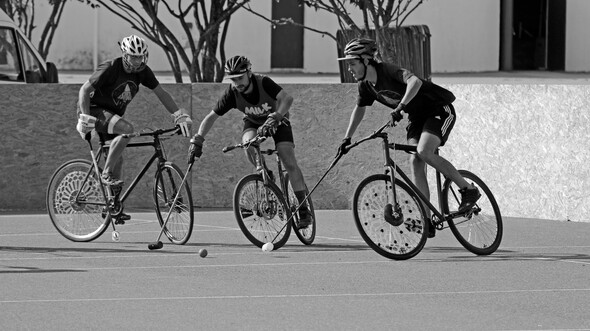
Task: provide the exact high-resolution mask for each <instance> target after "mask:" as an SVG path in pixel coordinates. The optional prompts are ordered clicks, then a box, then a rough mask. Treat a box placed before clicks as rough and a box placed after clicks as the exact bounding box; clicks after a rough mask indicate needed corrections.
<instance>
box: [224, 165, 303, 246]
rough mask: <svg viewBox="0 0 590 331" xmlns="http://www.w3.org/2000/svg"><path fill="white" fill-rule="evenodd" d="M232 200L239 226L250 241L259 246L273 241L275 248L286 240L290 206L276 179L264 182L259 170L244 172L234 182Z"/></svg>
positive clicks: (288, 229) (289, 227)
mask: <svg viewBox="0 0 590 331" xmlns="http://www.w3.org/2000/svg"><path fill="white" fill-rule="evenodd" d="M265 196H266V197H267V199H265ZM233 200H234V205H233V208H234V215H235V217H236V220H237V222H238V225H239V227H240V230H242V233H243V234H244V235H245V236H246V238H248V240H249V241H250V242H251V243H253V244H254V245H256V246H258V247H262V246H263V245H264V244H266V243H268V242H272V243H273V246H274V249H275V250H276V249H279V248H281V247H282V246H283V245H285V243H286V242H287V240H289V234H290V233H291V223H290V222H289V223H287V220H288V219H289V218H288V217H289V210H288V208H287V204H286V202H285V199H284V198H283V193H282V192H281V190H280V189H279V187H278V186H277V185H276V184H275V183H273V182H269V183H268V185H267V186H265V185H264V182H263V180H262V176H260V175H259V174H250V175H246V176H244V177H243V178H242V179H240V181H239V182H238V183H237V184H236V188H235V189H234V194H233ZM275 237H276V238H275Z"/></svg>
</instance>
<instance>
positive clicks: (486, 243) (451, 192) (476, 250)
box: [442, 170, 503, 255]
mask: <svg viewBox="0 0 590 331" xmlns="http://www.w3.org/2000/svg"><path fill="white" fill-rule="evenodd" d="M459 173H460V174H461V176H463V178H465V180H467V182H469V183H473V184H474V185H475V186H476V187H477V188H478V189H479V192H480V193H481V198H479V200H477V203H476V204H475V206H473V208H472V209H471V211H469V212H467V213H465V214H464V215H461V216H460V217H457V218H454V219H452V220H449V222H448V223H449V228H451V231H452V232H453V234H454V235H455V238H457V240H458V241H459V243H461V245H463V247H465V248H466V249H467V250H469V251H470V252H472V253H473V254H477V255H489V254H492V253H493V252H495V251H496V250H497V249H498V247H499V246H500V242H501V241H502V231H503V227H502V215H500V208H499V207H498V203H496V199H495V198H494V195H493V194H492V191H490V189H489V188H488V187H487V185H486V184H485V183H484V182H483V181H482V180H481V179H480V178H479V177H477V176H476V175H474V174H473V173H471V172H469V171H467V170H459ZM460 204H461V194H460V193H459V187H457V185H456V184H455V183H454V182H452V181H451V180H450V179H448V178H447V179H446V180H445V182H444V184H443V189H442V211H443V214H445V215H446V214H449V213H450V212H453V211H457V210H458V209H459V205H460Z"/></svg>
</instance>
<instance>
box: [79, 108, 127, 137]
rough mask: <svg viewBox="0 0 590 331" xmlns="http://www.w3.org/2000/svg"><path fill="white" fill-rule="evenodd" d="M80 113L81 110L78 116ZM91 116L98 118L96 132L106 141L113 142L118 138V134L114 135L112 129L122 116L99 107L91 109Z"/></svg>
mask: <svg viewBox="0 0 590 331" xmlns="http://www.w3.org/2000/svg"><path fill="white" fill-rule="evenodd" d="M79 113H80V110H78V114H79ZM90 116H94V117H96V123H95V124H94V130H95V131H96V132H97V133H98V134H99V135H100V136H102V137H103V138H104V140H105V141H108V140H112V139H114V138H115V137H117V136H118V134H114V133H112V129H113V127H114V126H115V123H117V121H119V119H121V116H119V115H117V114H115V113H113V112H110V111H108V110H106V109H102V108H98V107H90Z"/></svg>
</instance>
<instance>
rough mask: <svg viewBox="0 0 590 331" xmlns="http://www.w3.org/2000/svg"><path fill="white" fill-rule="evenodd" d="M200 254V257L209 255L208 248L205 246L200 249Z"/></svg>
mask: <svg viewBox="0 0 590 331" xmlns="http://www.w3.org/2000/svg"><path fill="white" fill-rule="evenodd" d="M199 256H200V257H205V256H207V250H206V249H204V248H201V249H199Z"/></svg>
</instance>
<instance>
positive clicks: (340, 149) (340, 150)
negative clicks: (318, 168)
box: [337, 137, 350, 155]
mask: <svg viewBox="0 0 590 331" xmlns="http://www.w3.org/2000/svg"><path fill="white" fill-rule="evenodd" d="M349 145H350V137H346V138H344V139H342V143H341V144H340V146H338V154H337V155H344V154H346V153H348V148H346V147H348V146H349Z"/></svg>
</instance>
